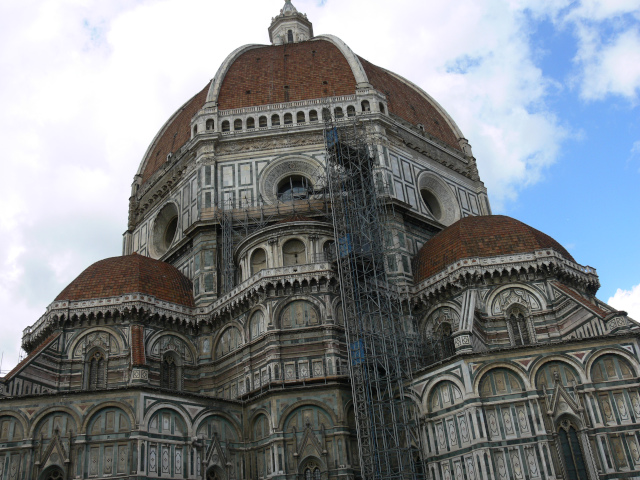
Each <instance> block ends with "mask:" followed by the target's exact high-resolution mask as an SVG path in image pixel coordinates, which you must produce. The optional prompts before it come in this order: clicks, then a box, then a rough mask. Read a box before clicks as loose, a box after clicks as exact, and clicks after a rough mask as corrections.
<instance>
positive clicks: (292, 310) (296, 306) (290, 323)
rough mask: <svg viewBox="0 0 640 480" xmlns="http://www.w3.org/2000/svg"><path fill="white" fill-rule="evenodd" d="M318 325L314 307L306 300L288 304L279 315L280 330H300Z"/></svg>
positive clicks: (318, 321)
mask: <svg viewBox="0 0 640 480" xmlns="http://www.w3.org/2000/svg"><path fill="white" fill-rule="evenodd" d="M319 324H320V315H319V313H318V311H317V309H316V308H315V306H314V305H313V304H312V303H311V302H308V301H306V300H294V301H292V302H290V303H288V304H287V305H286V306H285V307H284V308H283V309H282V312H281V313H280V327H281V328H282V329H289V328H301V327H308V326H313V325H319Z"/></svg>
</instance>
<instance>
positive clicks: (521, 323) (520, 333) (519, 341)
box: [509, 312, 531, 345]
mask: <svg viewBox="0 0 640 480" xmlns="http://www.w3.org/2000/svg"><path fill="white" fill-rule="evenodd" d="M509 325H510V326H511V332H512V333H513V342H514V345H529V344H530V343H531V338H530V336H529V329H528V328H527V321H526V319H525V318H524V315H523V314H522V313H520V312H517V313H512V314H511V315H510V316H509Z"/></svg>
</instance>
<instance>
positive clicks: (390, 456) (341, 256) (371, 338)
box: [323, 108, 424, 480]
mask: <svg viewBox="0 0 640 480" xmlns="http://www.w3.org/2000/svg"><path fill="white" fill-rule="evenodd" d="M323 119H324V121H325V147H326V183H327V186H328V190H329V197H330V200H331V209H332V215H331V217H332V221H333V228H334V234H335V238H336V258H337V269H338V274H339V278H340V294H341V297H342V309H343V315H344V319H345V333H346V339H347V345H348V355H349V371H350V377H351V387H352V394H353V404H354V410H355V418H356V426H357V433H358V445H359V455H360V467H361V469H362V477H363V478H364V479H365V480H373V479H375V480H382V479H385V480H387V479H403V480H404V479H414V480H418V479H422V478H424V475H423V473H422V468H421V465H422V464H421V460H420V436H419V434H418V426H417V422H416V415H415V411H414V405H413V404H412V402H411V401H410V400H409V399H408V398H407V397H406V396H405V388H406V384H407V382H409V381H410V380H411V372H412V367H414V365H413V360H414V353H415V352H412V350H413V348H411V351H410V347H413V346H414V345H415V342H414V340H415V339H413V338H412V337H411V338H409V336H410V334H411V332H414V331H415V330H414V329H413V325H412V322H413V320H412V318H411V315H410V312H409V311H408V310H407V309H408V302H406V301H403V300H406V297H405V296H404V294H403V293H401V291H400V290H401V289H400V287H399V286H398V285H396V284H395V283H394V281H393V279H392V278H390V276H389V274H388V272H387V260H388V258H389V256H390V255H393V254H394V246H393V245H389V244H388V242H385V238H389V237H388V234H387V235H386V234H385V231H386V230H387V228H388V227H389V225H388V223H389V221H388V220H389V219H390V218H391V217H392V216H393V209H392V205H391V203H390V202H388V201H386V198H388V197H386V195H385V187H384V180H383V176H382V175H381V174H379V172H378V171H377V170H378V168H379V165H378V162H377V155H378V153H377V147H376V146H375V145H373V143H372V142H371V141H370V140H368V135H367V132H366V127H365V125H364V124H363V123H362V122H359V121H358V120H357V119H343V118H334V116H333V115H332V114H331V111H330V110H329V109H328V108H325V109H324V111H323Z"/></svg>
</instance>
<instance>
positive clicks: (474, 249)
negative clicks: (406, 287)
mask: <svg viewBox="0 0 640 480" xmlns="http://www.w3.org/2000/svg"><path fill="white" fill-rule="evenodd" d="M545 248H549V249H553V250H555V251H556V252H557V253H559V254H560V255H562V256H563V257H565V258H566V259H567V260H570V261H572V262H575V260H574V259H573V257H572V256H571V255H570V254H569V252H567V250H566V249H565V248H564V247H563V246H562V245H560V244H559V243H558V242H556V241H555V240H554V239H553V238H551V237H550V236H549V235H547V234H545V233H542V232H541V231H539V230H536V229H535V228H533V227H530V226H529V225H527V224H525V223H522V222H520V221H519V220H516V219H514V218H511V217H507V216H504V215H487V216H481V217H465V218H462V219H460V220H458V221H457V222H455V223H454V224H452V225H451V226H449V227H447V228H445V229H444V230H443V231H441V232H440V233H438V234H437V235H436V236H435V237H433V238H432V239H431V240H429V241H428V242H427V243H425V244H424V245H423V246H422V248H421V249H420V251H419V252H418V254H417V255H416V258H415V267H414V279H415V283H419V282H421V281H422V280H424V279H426V278H429V277H431V276H432V275H435V274H436V273H439V272H441V271H442V270H444V269H445V268H446V267H447V266H448V265H451V264H452V263H454V262H456V261H458V260H462V259H464V258H486V257H497V256H502V255H514V254H520V253H531V252H534V251H536V250H542V249H545Z"/></svg>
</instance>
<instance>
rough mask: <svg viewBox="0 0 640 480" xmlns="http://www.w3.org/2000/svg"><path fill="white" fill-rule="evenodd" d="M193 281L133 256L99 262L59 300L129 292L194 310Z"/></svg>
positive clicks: (165, 266)
mask: <svg viewBox="0 0 640 480" xmlns="http://www.w3.org/2000/svg"><path fill="white" fill-rule="evenodd" d="M192 292H193V288H192V284H191V280H189V279H188V278H187V277H185V276H184V275H183V274H182V273H181V272H180V270H178V269H177V268H175V267H174V266H173V265H169V264H168V263H165V262H161V261H160V260H154V259H152V258H149V257H145V256H143V255H138V254H135V253H134V254H132V255H125V256H122V257H112V258H106V259H104V260H100V261H98V262H96V263H94V264H93V265H91V266H90V267H89V268H87V269H86V270H85V271H84V272H82V273H81V274H80V275H78V277H77V278H76V279H75V280H74V281H73V282H71V283H70V284H69V285H68V286H67V288H65V289H64V290H62V292H60V295H58V296H57V297H56V301H59V300H69V301H78V300H90V299H95V298H107V297H117V296H121V295H125V294H128V293H142V294H145V295H152V296H154V297H156V298H158V299H160V300H164V301H167V302H172V303H176V304H178V305H184V306H187V307H193V306H194V301H193V293H192Z"/></svg>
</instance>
